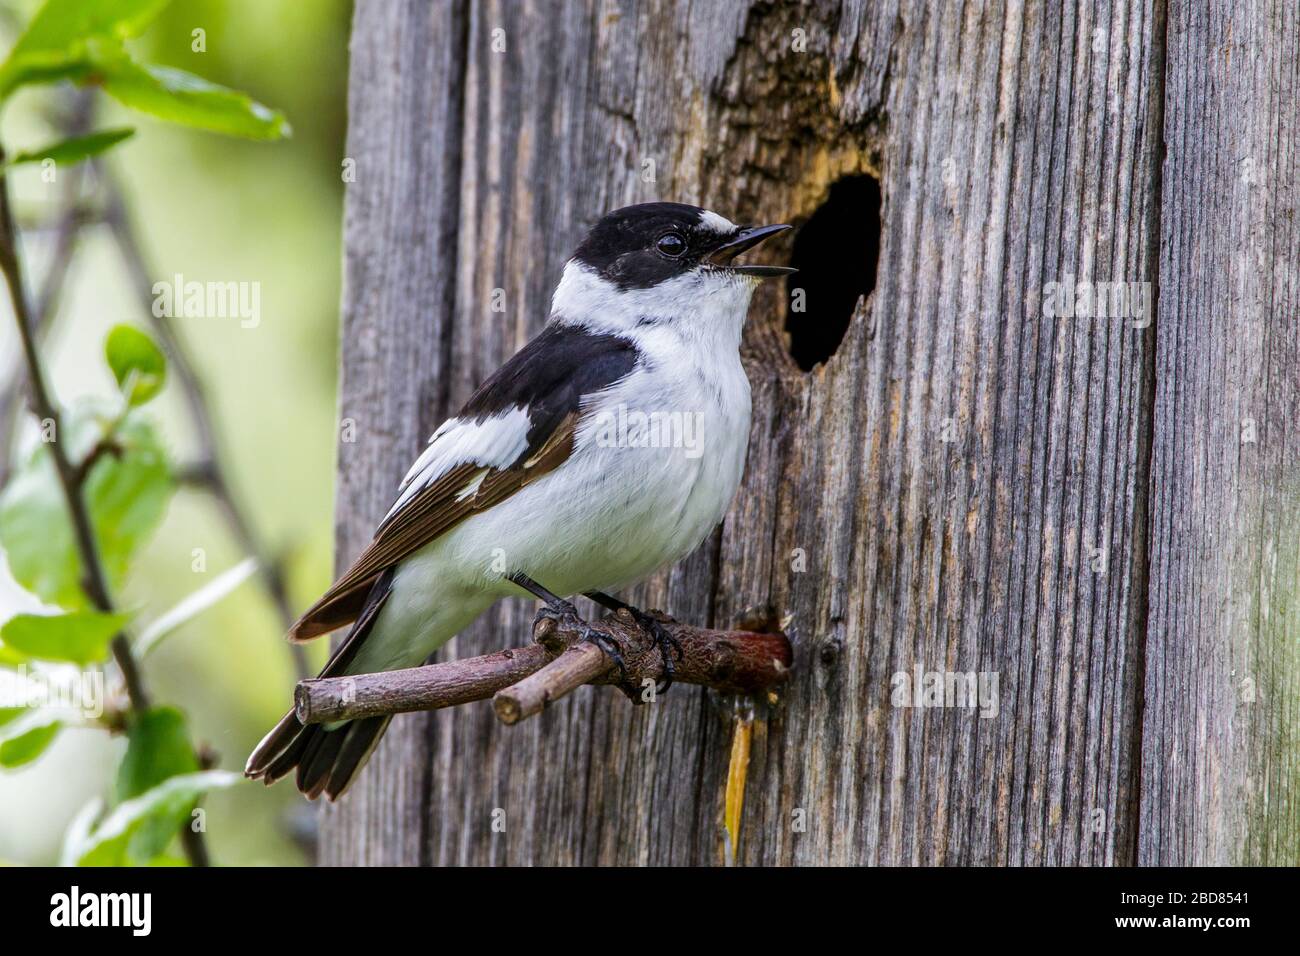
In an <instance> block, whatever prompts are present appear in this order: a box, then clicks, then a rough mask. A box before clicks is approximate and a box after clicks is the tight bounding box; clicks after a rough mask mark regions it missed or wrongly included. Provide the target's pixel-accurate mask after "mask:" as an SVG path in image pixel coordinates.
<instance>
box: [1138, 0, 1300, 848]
mask: <svg viewBox="0 0 1300 956" xmlns="http://www.w3.org/2000/svg"><path fill="white" fill-rule="evenodd" d="M1298 46H1300V10H1297V7H1296V5H1295V4H1294V3H1288V2H1285V0H1247V2H1244V3H1238V4H1226V3H1223V4H1218V3H1216V4H1204V3H1190V2H1187V0H1172V2H1170V4H1169V41H1168V49H1169V69H1168V74H1167V76H1168V80H1167V96H1166V122H1165V137H1166V145H1167V150H1168V158H1167V160H1166V165H1165V175H1164V200H1163V228H1162V248H1161V265H1160V278H1161V290H1160V301H1161V309H1160V323H1159V333H1158V348H1157V367H1156V373H1157V389H1156V405H1155V444H1154V452H1153V466H1152V477H1151V495H1152V502H1153V504H1152V509H1153V510H1152V536H1151V562H1152V563H1151V621H1150V636H1149V639H1148V660H1147V670H1146V714H1145V720H1144V728H1143V739H1142V743H1143V755H1142V817H1141V820H1142V822H1141V844H1140V855H1139V859H1140V861H1141V862H1142V863H1146V864H1153V865H1166V864H1193V865H1205V864H1225V863H1251V864H1289V865H1295V864H1297V863H1300V797H1298V796H1297V785H1298V783H1300V742H1298V741H1297V727H1298V726H1300V705H1298V700H1300V624H1298V623H1297V617H1296V609H1295V602H1296V597H1297V594H1300V430H1298V427H1300V426H1298V425H1297V423H1298V422H1300V266H1298V265H1297V264H1298V263H1300V231H1298V230H1297V226H1296V203H1297V186H1296V182H1297V171H1298V168H1297V145H1298V144H1300V136H1298V135H1297V129H1298V123H1300V120H1298V119H1297V110H1296V102H1297V100H1296V97H1297V93H1298V92H1300V87H1298V85H1297V61H1296V49H1297V47H1298Z"/></svg>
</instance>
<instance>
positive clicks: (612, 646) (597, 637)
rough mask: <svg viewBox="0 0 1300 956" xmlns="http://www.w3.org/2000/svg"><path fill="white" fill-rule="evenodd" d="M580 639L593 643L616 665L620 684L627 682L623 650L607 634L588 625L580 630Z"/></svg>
mask: <svg viewBox="0 0 1300 956" xmlns="http://www.w3.org/2000/svg"><path fill="white" fill-rule="evenodd" d="M582 639H583V640H584V641H586V642H588V643H591V644H595V645H596V646H597V647H599V648H600V649H601V650H602V651H604V652H605V656H606V657H608V658H609V659H610V660H611V661H613V662H614V663H615V664H616V665H617V666H618V677H619V683H620V684H626V683H627V682H628V676H627V661H625V660H623V652H622V651H620V650H619V649H618V644H617V643H616V642H615V641H614V639H613V638H612V637H610V636H609V635H608V634H602V633H601V632H600V631H598V630H596V629H595V628H594V627H591V626H590V625H589V626H587V627H586V628H585V629H584V630H583V632H582Z"/></svg>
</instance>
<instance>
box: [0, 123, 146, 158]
mask: <svg viewBox="0 0 1300 956" xmlns="http://www.w3.org/2000/svg"><path fill="white" fill-rule="evenodd" d="M133 135H135V130H134V129H132V128H131V127H129V126H124V127H122V128H120V129H102V130H99V131H98V132H95V133H90V134H89V135H87V136H75V137H73V138H72V139H65V140H61V141H60V142H57V143H51V144H50V145H48V146H46V147H44V148H43V149H33V150H26V151H24V152H21V153H18V154H17V155H16V156H14V157H13V159H11V160H9V162H8V163H7V164H6V165H8V166H21V165H22V164H23V163H39V162H43V161H45V160H47V159H52V160H54V162H55V163H56V164H59V163H62V164H64V165H69V166H70V165H72V164H73V163H79V162H81V161H82V160H83V159H89V158H90V157H91V156H97V155H99V154H100V153H102V152H104V151H105V150H107V149H110V148H111V147H113V146H116V145H117V144H118V143H120V142H122V140H124V139H130V138H131V137H132V136H133Z"/></svg>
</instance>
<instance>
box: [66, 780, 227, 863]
mask: <svg viewBox="0 0 1300 956" xmlns="http://www.w3.org/2000/svg"><path fill="white" fill-rule="evenodd" d="M239 781H240V777H239V776H238V775H237V774H233V773H230V772H229V771H227V770H205V771H202V772H201V773H190V774H185V775H183V776H180V777H172V778H171V779H169V780H167V781H165V782H163V783H161V784H159V785H158V786H156V787H154V788H152V789H151V790H148V791H146V792H145V793H142V794H141V795H140V796H138V797H135V798H134V799H131V800H128V801H126V802H125V803H122V804H120V805H119V806H118V807H117V808H116V809H115V810H114V811H113V812H112V813H110V814H109V815H108V817H107V818H106V819H105V820H104V822H103V823H101V824H100V825H99V826H98V827H96V828H95V830H94V832H92V833H91V835H90V837H89V838H88V839H87V841H86V847H85V849H84V851H83V852H82V854H81V858H80V859H79V860H78V863H79V864H80V865H81V866H122V865H124V864H127V863H133V862H134V863H141V862H148V861H149V860H152V859H154V858H155V857H157V856H158V855H159V854H160V853H161V852H162V850H161V849H157V850H155V851H154V852H152V853H150V852H148V851H149V850H152V849H154V848H153V847H152V846H149V845H148V843H150V842H152V841H145V842H144V843H139V844H137V843H135V842H134V838H135V837H136V836H137V835H139V834H140V833H141V831H142V830H143V829H144V828H146V827H147V826H149V824H150V821H155V820H165V821H167V822H168V823H169V824H170V823H176V826H177V827H179V826H180V825H181V824H180V823H179V822H177V821H180V820H188V819H189V815H190V811H191V809H192V808H193V806H194V803H195V801H197V800H198V799H199V797H201V796H202V795H203V794H205V793H207V792H208V791H210V790H217V789H223V788H226V787H233V786H234V785H235V784H236V783H238V782H239ZM173 835H175V830H172V831H170V833H169V838H170V836H173Z"/></svg>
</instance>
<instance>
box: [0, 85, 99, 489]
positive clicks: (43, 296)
mask: <svg viewBox="0 0 1300 956" xmlns="http://www.w3.org/2000/svg"><path fill="white" fill-rule="evenodd" d="M91 106H92V100H91V96H90V94H89V92H88V91H78V93H77V94H76V95H75V96H74V97H73V101H72V108H71V110H70V113H69V116H70V118H69V119H68V122H67V126H66V127H65V129H64V130H63V132H64V134H65V135H67V136H68V137H74V136H81V135H82V134H84V133H85V132H86V131H87V130H88V129H89V128H90V123H91V118H92V108H91ZM84 166H85V164H83V163H77V164H75V165H73V166H72V167H71V168H70V169H68V170H67V171H66V173H65V174H64V176H63V188H62V190H61V199H60V203H59V207H60V211H59V215H58V218H57V220H56V221H55V224H54V238H53V251H52V252H51V254H50V262H49V266H48V267H47V268H46V271H45V277H44V280H43V281H42V282H41V288H40V291H39V292H38V293H37V296H36V301H35V303H34V305H33V307H32V314H31V318H32V322H31V326H30V329H31V334H32V335H33V336H34V337H35V338H36V340H37V341H38V343H39V341H40V339H41V337H42V336H43V334H44V333H45V331H46V329H47V328H48V327H49V325H50V324H51V322H52V320H53V318H54V314H55V311H56V310H57V308H58V297H59V292H60V291H61V290H62V288H63V285H64V282H65V280H66V279H67V276H68V269H69V267H70V266H71V264H72V257H73V254H74V253H75V252H76V248H77V241H76V240H77V237H78V235H79V234H80V232H81V228H82V226H84V225H85V223H86V221H87V220H86V215H85V213H86V210H85V208H84V207H83V203H82V198H81V188H82V183H83V181H84V178H85V177H84V174H83V169H84ZM24 384H25V379H24V371H23V367H22V365H21V364H20V365H19V366H18V368H17V369H15V370H14V373H13V375H11V376H10V377H9V380H8V381H7V382H6V383H5V386H4V389H3V391H0V485H3V484H4V483H5V480H6V478H7V476H8V471H9V455H10V454H11V452H12V444H13V430H14V426H15V424H16V423H17V421H18V414H17V409H18V401H19V397H20V396H21V395H22V393H23V387H24Z"/></svg>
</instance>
